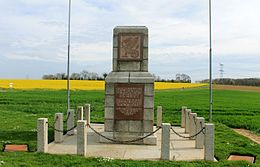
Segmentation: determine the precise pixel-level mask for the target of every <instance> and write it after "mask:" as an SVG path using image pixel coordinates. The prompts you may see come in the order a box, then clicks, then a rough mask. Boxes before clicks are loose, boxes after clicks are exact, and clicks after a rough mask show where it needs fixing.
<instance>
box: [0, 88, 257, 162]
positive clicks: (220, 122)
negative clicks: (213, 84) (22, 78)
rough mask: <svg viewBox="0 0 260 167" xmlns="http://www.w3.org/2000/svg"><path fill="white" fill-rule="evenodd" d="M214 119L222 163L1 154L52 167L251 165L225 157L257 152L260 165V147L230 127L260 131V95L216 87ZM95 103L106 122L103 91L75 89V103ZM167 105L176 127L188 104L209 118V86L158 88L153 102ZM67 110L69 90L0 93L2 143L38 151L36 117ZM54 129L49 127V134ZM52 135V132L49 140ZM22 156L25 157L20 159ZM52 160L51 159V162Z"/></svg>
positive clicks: (95, 115)
mask: <svg viewBox="0 0 260 167" xmlns="http://www.w3.org/2000/svg"><path fill="white" fill-rule="evenodd" d="M213 95H214V96H213V98H214V103H213V121H214V122H215V124H216V134H215V135H216V140H215V156H216V158H217V159H218V160H220V162H219V163H210V162H203V161H199V162H190V163H188V162H181V163H176V162H164V161H160V162H147V161H141V162H136V161H119V160H114V161H112V162H107V161H106V160H103V159H100V158H97V159H95V158H88V159H84V158H81V157H77V156H68V155H66V156H51V155H48V154H47V155H45V154H34V153H0V161H4V163H5V165H7V166H14V164H20V165H25V166H30V165H32V166H33V165H39V164H40V163H43V162H46V166H51V165H53V164H57V163H58V162H60V161H63V166H71V165H78V166H81V165H84V164H86V163H89V165H90V166H91V165H92V166H93V165H94V166H105V165H109V166H120V165H122V164H124V166H136V165H137V163H138V165H141V166H170V165H197V166H207V165H212V166H227V165H229V166H238V164H239V166H247V164H246V163H241V162H239V163H238V162H227V161H225V160H226V159H227V157H228V156H229V154H230V153H240V154H250V155H254V156H257V160H256V165H260V162H259V160H260V159H259V158H260V146H259V145H257V144H255V143H254V142H252V141H250V140H249V139H247V138H245V137H243V136H241V135H238V134H236V133H235V132H234V131H233V130H232V129H231V128H244V129H248V130H251V131H252V132H254V133H255V134H258V135H259V130H260V121H259V120H260V103H259V99H260V93H259V92H254V91H250V92H249V91H237V90H219V89H218V90H214V92H213ZM85 103H90V104H91V109H92V113H91V120H92V122H98V123H102V122H103V121H104V119H103V116H104V112H103V109H104V92H103V91H101V90H91V91H90V90H73V91H72V92H71V106H72V108H75V107H76V106H77V105H83V104H85ZM157 105H161V106H162V107H163V121H164V122H169V123H171V124H173V125H179V124H180V116H181V115H180V113H179V112H178V111H180V109H181V106H187V107H189V108H191V109H192V110H193V112H196V113H198V115H199V116H204V117H205V118H206V119H207V118H208V90H206V89H205V88H196V89H194V88H193V89H176V90H156V91H155V106H157ZM56 112H63V113H64V114H65V113H66V91H65V90H43V89H34V90H19V89H18V90H17V89H14V90H12V91H10V90H8V89H4V90H3V91H1V92H0V120H1V121H0V146H3V145H4V144H7V143H15V144H28V145H29V149H30V151H35V150H36V120H37V118H39V117H47V118H49V122H50V123H52V122H53V117H54V113H56ZM52 133H53V131H52V130H51V129H49V134H52ZM51 140H53V135H50V136H49V141H51ZM21 157H23V158H21ZM47 159H48V161H47Z"/></svg>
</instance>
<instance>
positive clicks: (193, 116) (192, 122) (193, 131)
mask: <svg viewBox="0 0 260 167" xmlns="http://www.w3.org/2000/svg"><path fill="white" fill-rule="evenodd" d="M196 118H197V114H196V113H190V136H193V135H195V134H196V129H197V127H196ZM193 139H195V137H191V138H190V140H193Z"/></svg>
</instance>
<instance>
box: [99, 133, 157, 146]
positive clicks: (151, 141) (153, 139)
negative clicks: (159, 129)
mask: <svg viewBox="0 0 260 167" xmlns="http://www.w3.org/2000/svg"><path fill="white" fill-rule="evenodd" d="M101 134H102V135H104V136H106V137H107V138H109V139H114V140H119V141H129V140H134V139H137V138H140V137H143V136H145V135H147V134H148V133H144V135H138V133H124V134H122V133H120V132H102V133H101ZM99 142H100V143H113V141H110V140H108V139H105V138H104V137H102V136H100V137H99ZM124 144H138V145H140V144H142V145H157V136H155V135H151V136H149V137H147V138H145V139H143V140H140V141H137V142H129V143H124Z"/></svg>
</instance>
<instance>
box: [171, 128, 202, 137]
mask: <svg viewBox="0 0 260 167" xmlns="http://www.w3.org/2000/svg"><path fill="white" fill-rule="evenodd" d="M204 129H205V127H204V128H202V129H201V130H200V131H199V132H198V133H196V134H195V135H192V136H188V137H187V136H183V135H180V134H179V133H177V132H176V131H175V130H174V129H173V128H172V127H171V130H172V131H173V133H175V134H176V135H177V136H179V137H182V138H185V139H190V138H193V137H196V136H198V135H199V134H200V133H201V132H202V131H203V130H204Z"/></svg>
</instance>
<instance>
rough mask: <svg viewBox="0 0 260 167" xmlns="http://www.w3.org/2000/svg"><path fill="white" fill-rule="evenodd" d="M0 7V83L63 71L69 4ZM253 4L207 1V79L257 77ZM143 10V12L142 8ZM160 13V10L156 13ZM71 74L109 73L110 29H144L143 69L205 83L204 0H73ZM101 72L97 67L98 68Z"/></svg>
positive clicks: (259, 41)
mask: <svg viewBox="0 0 260 167" xmlns="http://www.w3.org/2000/svg"><path fill="white" fill-rule="evenodd" d="M0 5H1V6H2V7H3V9H2V10H1V11H0V18H1V19H0V23H1V26H0V35H1V38H0V44H1V45H0V49H1V51H2V54H1V62H0V71H1V74H0V78H16V79H27V78H29V79H41V78H42V76H43V75H44V74H56V73H60V72H65V73H66V66H67V17H68V14H67V12H68V2H67V1H62V0H57V1H50V0H46V1H35V0H14V1H2V2H0ZM259 5H260V2H259V1H257V0H250V1H247V2H245V1H242V0H231V1H228V3H227V1H224V0H219V1H213V2H212V35H213V78H219V77H220V71H219V70H221V69H220V65H219V64H224V67H223V68H224V77H223V78H237V79H239V78H260V71H259V69H260V64H259V62H260V56H259V55H260V32H259V29H260V23H259V22H257V21H256V20H257V16H258V15H260V11H259V10H258V6H259ZM144 8H145V9H146V10H143V9H144ZM162 9H163V10H162ZM71 21H72V22H71V72H70V73H73V72H80V71H82V70H87V71H89V72H97V73H98V74H102V73H104V72H106V73H109V72H110V71H112V35H113V34H112V30H113V28H114V27H115V26H117V25H144V26H147V27H148V29H149V72H150V73H153V74H155V75H157V76H161V78H165V79H167V78H175V75H176V74H177V73H185V74H187V75H189V76H191V79H192V81H193V82H195V81H198V80H203V79H207V78H208V75H209V74H208V61H209V59H208V57H209V56H208V51H209V47H208V38H209V37H208V36H209V35H208V1H206V0H200V1H197V0H190V1H185V2H180V1H177V0H174V1H171V0H163V1H160V2H159V1H158V2H157V1H146V2H142V1H141V2H140V1H138V0H134V1H130V0H126V1H124V2H121V1H117V0H111V1H109V2H108V1H106V2H104V1H101V0H90V1H85V0H78V1H72V17H71ZM100 67H102V68H100Z"/></svg>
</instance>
